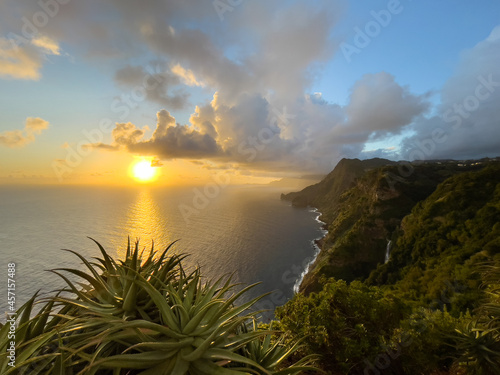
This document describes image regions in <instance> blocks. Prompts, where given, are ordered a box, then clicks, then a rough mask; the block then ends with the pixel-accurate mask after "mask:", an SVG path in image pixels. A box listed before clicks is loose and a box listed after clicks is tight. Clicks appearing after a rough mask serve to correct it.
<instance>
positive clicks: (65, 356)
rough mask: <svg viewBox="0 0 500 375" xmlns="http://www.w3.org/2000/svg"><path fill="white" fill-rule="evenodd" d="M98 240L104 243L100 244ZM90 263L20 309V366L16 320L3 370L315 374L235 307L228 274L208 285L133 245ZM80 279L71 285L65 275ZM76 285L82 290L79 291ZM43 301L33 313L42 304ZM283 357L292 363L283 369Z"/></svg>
mask: <svg viewBox="0 0 500 375" xmlns="http://www.w3.org/2000/svg"><path fill="white" fill-rule="evenodd" d="M96 243H97V242H96ZM97 245H98V246H99V248H100V251H101V254H102V257H101V258H96V259H95V261H93V262H89V261H88V260H86V259H85V258H84V257H83V256H81V255H79V254H77V253H75V252H73V253H74V254H75V255H76V256H78V257H79V258H80V260H81V261H82V262H83V263H84V265H85V266H86V268H87V272H83V271H80V270H76V269H58V270H54V271H53V272H55V273H57V274H58V275H60V276H61V277H62V278H63V279H64V280H65V281H66V283H67V288H64V289H61V290H60V291H59V292H58V293H57V294H56V295H55V296H52V297H49V298H46V299H44V300H40V299H38V298H37V295H35V296H33V298H31V299H30V300H29V301H28V302H27V303H26V304H25V305H23V306H22V307H21V308H20V310H19V311H18V316H19V319H18V322H17V330H16V360H15V363H16V366H15V368H13V367H11V366H9V362H10V359H9V358H8V355H9V353H8V351H7V349H8V348H9V345H10V341H11V340H10V339H9V329H10V324H5V325H4V326H3V327H1V329H0V349H1V354H0V372H1V373H2V374H58V375H60V374H64V375H71V374H82V375H83V374H113V375H117V374H127V375H132V374H143V375H148V374H154V375H161V374H165V375H167V374H168V375H170V374H171V375H183V374H200V375H201V374H222V375H225V374H227V375H231V374H234V375H236V374H280V375H281V374H283V375H287V374H297V373H299V372H301V371H305V370H314V367H312V366H311V363H312V361H313V359H314V358H313V356H304V357H302V358H300V359H298V360H296V361H288V358H289V357H290V356H291V355H292V354H293V353H295V352H296V351H297V350H300V348H301V346H300V343H299V342H298V341H290V340H285V338H284V336H283V334H282V333H280V332H277V331H272V330H264V329H259V328H258V327H257V324H256V314H257V313H256V312H249V310H248V309H249V308H250V307H251V306H252V305H254V304H255V302H257V301H258V300H259V299H260V298H261V297H258V298H255V299H253V300H251V301H249V302H247V303H244V304H242V305H241V306H236V305H235V301H236V299H238V297H240V296H241V295H242V294H244V293H245V292H246V291H247V290H248V289H249V288H251V287H252V286H248V287H246V288H243V289H242V290H240V291H235V285H233V284H231V281H230V278H227V279H226V280H224V279H219V280H217V281H215V282H203V281H202V279H201V275H200V272H199V269H195V270H194V271H192V272H189V273H188V272H186V270H185V269H184V268H183V267H182V260H183V256H180V255H172V254H170V253H169V249H170V246H169V247H168V248H167V249H166V250H165V251H163V252H162V253H161V254H157V253H156V252H155V251H154V249H153V247H152V248H151V251H150V253H149V255H148V256H147V257H145V259H144V258H143V254H142V253H140V252H139V244H138V243H136V244H135V249H132V248H131V246H130V242H129V246H128V248H127V254H126V259H125V260H124V261H115V260H114V259H113V258H112V257H110V256H109V255H108V254H107V253H106V251H105V250H104V249H103V248H102V246H101V245H99V244H98V243H97ZM63 272H64V273H66V274H69V275H72V276H76V277H78V278H80V279H81V281H82V282H80V283H74V282H73V281H71V280H70V278H69V277H68V276H69V275H68V276H66V275H64V274H63ZM77 285H78V286H77ZM37 302H38V303H42V307H41V308H40V309H39V311H38V312H36V313H35V312H34V306H35V304H36V303H37ZM285 361H288V362H287V364H286V365H285Z"/></svg>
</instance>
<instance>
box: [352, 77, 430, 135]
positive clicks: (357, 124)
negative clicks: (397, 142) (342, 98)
mask: <svg viewBox="0 0 500 375" xmlns="http://www.w3.org/2000/svg"><path fill="white" fill-rule="evenodd" d="M426 99H427V98H426V96H425V95H413V94H411V93H410V91H409V88H408V87H402V86H400V85H399V84H398V83H396V81H395V77H394V76H392V75H391V74H389V73H386V72H380V73H377V74H366V75H365V76H363V77H362V78H361V80H359V81H358V82H356V84H355V85H354V87H353V88H352V90H351V96H350V102H349V105H348V106H347V108H346V113H347V116H348V124H347V125H348V127H347V130H348V132H349V133H357V132H364V133H369V134H370V133H371V134H372V136H377V134H381V135H387V133H394V132H396V133H397V132H399V131H400V130H401V129H402V128H403V127H404V126H405V125H408V124H410V123H411V122H412V120H413V119H414V118H415V117H417V116H419V115H421V114H423V113H424V112H425V111H426V110H427V109H428V108H429V103H428V102H427V100H426Z"/></svg>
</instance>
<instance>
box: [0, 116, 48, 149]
mask: <svg viewBox="0 0 500 375" xmlns="http://www.w3.org/2000/svg"><path fill="white" fill-rule="evenodd" d="M48 127H49V123H48V122H47V121H45V120H43V119H41V118H39V117H28V118H27V119H26V124H25V127H24V130H11V131H5V132H3V133H0V144H2V145H4V146H7V147H10V148H18V147H23V146H25V145H26V144H28V143H31V142H33V141H34V140H35V135H38V134H41V133H42V131H43V130H45V129H47V128H48Z"/></svg>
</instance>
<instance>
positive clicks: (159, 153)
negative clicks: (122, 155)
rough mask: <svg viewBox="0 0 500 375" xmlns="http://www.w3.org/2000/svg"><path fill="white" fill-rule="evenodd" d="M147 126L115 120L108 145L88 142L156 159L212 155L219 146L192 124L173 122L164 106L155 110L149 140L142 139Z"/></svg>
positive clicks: (107, 148) (100, 146)
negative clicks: (153, 125) (153, 123)
mask: <svg viewBox="0 0 500 375" xmlns="http://www.w3.org/2000/svg"><path fill="white" fill-rule="evenodd" d="M145 130H147V129H146V128H144V129H138V128H137V127H136V126H135V125H134V124H132V123H130V122H129V123H126V124H120V123H118V124H116V127H115V128H114V129H113V131H112V136H113V143H112V144H111V145H108V144H103V143H98V144H92V145H89V146H91V147H94V148H99V149H105V150H112V151H113V150H120V149H124V150H127V151H129V152H131V153H135V154H141V155H153V156H155V157H157V158H158V160H157V163H156V164H157V165H159V163H160V161H159V159H177V158H204V157H214V156H216V155H218V154H220V153H221V149H220V147H219V145H218V144H217V142H216V141H215V139H214V138H212V137H211V136H210V135H209V134H206V133H203V132H201V131H199V130H196V129H195V128H194V127H192V126H187V125H180V124H176V122H175V118H174V117H172V116H171V115H170V113H169V112H168V111H167V110H161V111H159V112H158V113H157V125H156V129H155V131H154V133H153V135H152V137H151V139H149V140H142V138H143V137H144V133H145Z"/></svg>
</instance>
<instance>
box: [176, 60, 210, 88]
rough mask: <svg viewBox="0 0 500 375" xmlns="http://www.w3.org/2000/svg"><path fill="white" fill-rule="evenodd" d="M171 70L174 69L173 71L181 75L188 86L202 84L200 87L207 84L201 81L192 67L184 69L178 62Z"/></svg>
mask: <svg viewBox="0 0 500 375" xmlns="http://www.w3.org/2000/svg"><path fill="white" fill-rule="evenodd" d="M171 70H172V73H174V74H175V75H177V76H179V77H180V78H181V79H182V81H183V82H184V83H185V84H186V85H188V86H200V87H203V86H205V84H204V83H203V82H199V81H198V80H197V79H196V77H195V75H194V73H193V71H192V70H190V69H184V68H183V67H182V66H180V65H179V64H176V65H174V66H173V67H172V69H171Z"/></svg>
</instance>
